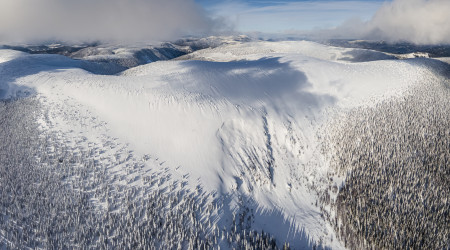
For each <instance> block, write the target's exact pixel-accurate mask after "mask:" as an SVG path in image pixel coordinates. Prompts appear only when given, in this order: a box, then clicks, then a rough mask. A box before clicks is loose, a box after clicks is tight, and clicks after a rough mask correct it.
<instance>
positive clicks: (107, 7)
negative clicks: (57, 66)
mask: <svg viewBox="0 0 450 250" xmlns="http://www.w3.org/2000/svg"><path fill="white" fill-rule="evenodd" d="M214 25H215V23H214V22H213V21H212V20H211V19H209V18H208V17H207V15H206V13H205V12H204V10H203V9H202V8H201V7H199V6H198V5H196V4H195V2H194V1H193V0H38V1H36V0H0V41H16V42H17V41H42V40H49V39H56V40H65V41H95V40H107V41H110V40H113V41H125V42H129V41H139V42H143V41H160V40H166V39H171V38H176V37H177V36H180V35H184V34H198V33H205V32H208V31H210V30H211V29H212V28H213V26H214Z"/></svg>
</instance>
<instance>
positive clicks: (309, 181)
mask: <svg viewBox="0 0 450 250" xmlns="http://www.w3.org/2000/svg"><path fill="white" fill-rule="evenodd" d="M170 48H171V50H170V51H172V52H173V53H174V55H175V54H176V55H177V56H180V55H181V57H177V58H175V59H172V60H166V59H170V58H171V56H170V55H166V54H164V53H163V52H161V51H160V50H159V51H160V52H161V56H159V58H158V59H164V60H161V61H155V60H148V62H150V61H154V62H151V63H148V64H143V65H140V66H136V65H139V64H140V63H135V64H133V67H123V68H119V70H118V68H117V67H118V66H117V65H116V64H115V68H114V69H113V70H112V71H111V72H112V73H114V74H111V72H108V73H110V74H105V72H106V71H105V70H104V69H105V68H104V65H102V66H101V67H102V68H101V69H102V70H98V69H99V68H98V67H99V66H98V62H96V61H95V60H97V59H99V58H100V57H101V58H100V59H101V60H103V62H106V61H108V58H112V60H116V59H117V54H120V52H121V51H122V52H124V51H125V50H124V49H122V50H120V49H116V50H114V53H113V52H111V53H110V54H111V55H108V56H105V55H103V56H99V55H90V54H86V55H82V56H79V57H78V58H77V59H72V58H70V57H66V56H63V55H50V54H45V55H44V54H29V53H25V52H19V51H16V50H10V49H1V50H0V100H1V101H0V141H1V145H0V194H1V201H0V248H2V246H3V248H7V249H9V248H56V249H62V248H83V249H84V248H117V249H135V248H144V249H147V248H149V249H172V248H181V249H185V248H190V249H198V248H204V249H209V248H212V249H219V248H221V249H229V248H237V249H240V248H245V249H247V248H250V249H253V248H257V249H266V248H283V247H290V248H292V249H310V248H316V247H317V248H331V249H345V248H351V249H360V248H375V249H376V248H422V249H424V248H434V249H445V248H448V247H449V246H450V242H449V238H450V237H449V231H450V229H449V227H448V225H450V214H449V207H450V206H449V202H450V199H449V198H450V197H449V196H450V179H449V178H450V89H449V88H450V80H449V79H450V66H449V65H448V64H447V63H445V62H446V61H445V60H443V61H438V60H435V59H430V58H408V57H407V56H405V58H406V59H404V60H400V59H398V57H394V56H392V55H391V54H387V53H383V52H377V51H374V50H366V49H355V48H338V47H332V46H326V45H322V44H318V43H314V42H308V41H289V42H288V41H278V42H265V41H237V42H233V43H229V44H222V45H220V46H217V47H216V46H214V47H213V48H205V49H200V50H196V51H194V52H192V51H191V50H189V49H186V48H184V50H183V53H181V54H180V53H178V52H179V51H178V50H175V49H173V48H172V47H170ZM177 48H178V49H179V47H177ZM165 51H166V50H165ZM177 51H178V52H177ZM125 52H127V51H125ZM125 52H124V53H123V54H126V53H125ZM175 52H176V53H175ZM127 53H128V52H127ZM152 53H153V52H152ZM127 55H128V56H129V54H127ZM158 55H160V54H158ZM172 57H175V56H172ZM133 62H134V61H133ZM116 66H117V67H116ZM122 66H123V65H122ZM121 70H123V71H121ZM117 71H120V72H119V73H117ZM102 73H103V74H102Z"/></svg>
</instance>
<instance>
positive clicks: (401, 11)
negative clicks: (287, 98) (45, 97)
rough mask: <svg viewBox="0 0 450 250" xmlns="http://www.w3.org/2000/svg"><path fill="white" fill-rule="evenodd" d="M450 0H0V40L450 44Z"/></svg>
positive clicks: (35, 41) (2, 41)
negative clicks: (241, 36) (252, 36)
mask: <svg viewBox="0 0 450 250" xmlns="http://www.w3.org/2000/svg"><path fill="white" fill-rule="evenodd" d="M449 13H450V0H75V1H74V0H39V1H36V0H0V43H13V42H33V43H38V42H43V41H52V40H55V41H63V42H64V41H70V42H89V41H107V42H121V43H127V42H130V43H136V42H141V43H151V42H154V41H167V40H174V39H177V38H180V37H183V36H188V35H194V36H209V35H221V34H230V33H234V34H236V33H251V32H258V33H265V34H301V35H302V36H310V37H312V38H322V39H328V38H347V39H371V40H386V41H392V42H396V41H408V42H413V43H417V44H444V43H445V44H450V15H449Z"/></svg>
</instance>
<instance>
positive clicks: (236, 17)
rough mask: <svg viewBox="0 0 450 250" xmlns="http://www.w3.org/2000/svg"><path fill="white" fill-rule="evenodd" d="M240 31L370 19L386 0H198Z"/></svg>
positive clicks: (302, 27)
mask: <svg viewBox="0 0 450 250" xmlns="http://www.w3.org/2000/svg"><path fill="white" fill-rule="evenodd" d="M196 2H197V3H199V4H200V5H202V6H203V7H204V8H205V9H206V10H207V11H208V12H209V13H210V14H211V15H212V16H216V17H217V16H220V17H224V18H225V19H226V20H227V22H229V23H231V24H232V25H233V27H234V28H235V29H236V30H237V31H242V32H253V31H258V32H272V33H273V32H283V31H290V30H302V31H303V30H314V29H325V28H334V27H337V26H339V25H340V24H342V23H343V22H345V21H346V20H349V19H355V18H359V19H361V20H365V21H367V20H369V19H370V18H371V17H372V16H373V15H374V14H375V12H376V11H377V10H378V9H379V8H380V7H381V5H382V4H383V2H384V0H365V1H362V0H344V1H343V0H315V1H314V0H197V1H196Z"/></svg>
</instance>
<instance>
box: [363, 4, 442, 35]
mask: <svg viewBox="0 0 450 250" xmlns="http://www.w3.org/2000/svg"><path fill="white" fill-rule="evenodd" d="M367 27H368V32H369V33H368V34H366V36H367V37H372V38H378V39H386V40H390V41H402V40H405V41H410V42H414V43H421V44H436V43H450V0H395V1H393V2H392V3H387V4H384V5H383V6H382V7H381V8H380V10H378V12H377V13H376V14H375V16H374V17H373V19H372V20H371V21H370V22H369V23H368V24H367Z"/></svg>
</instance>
